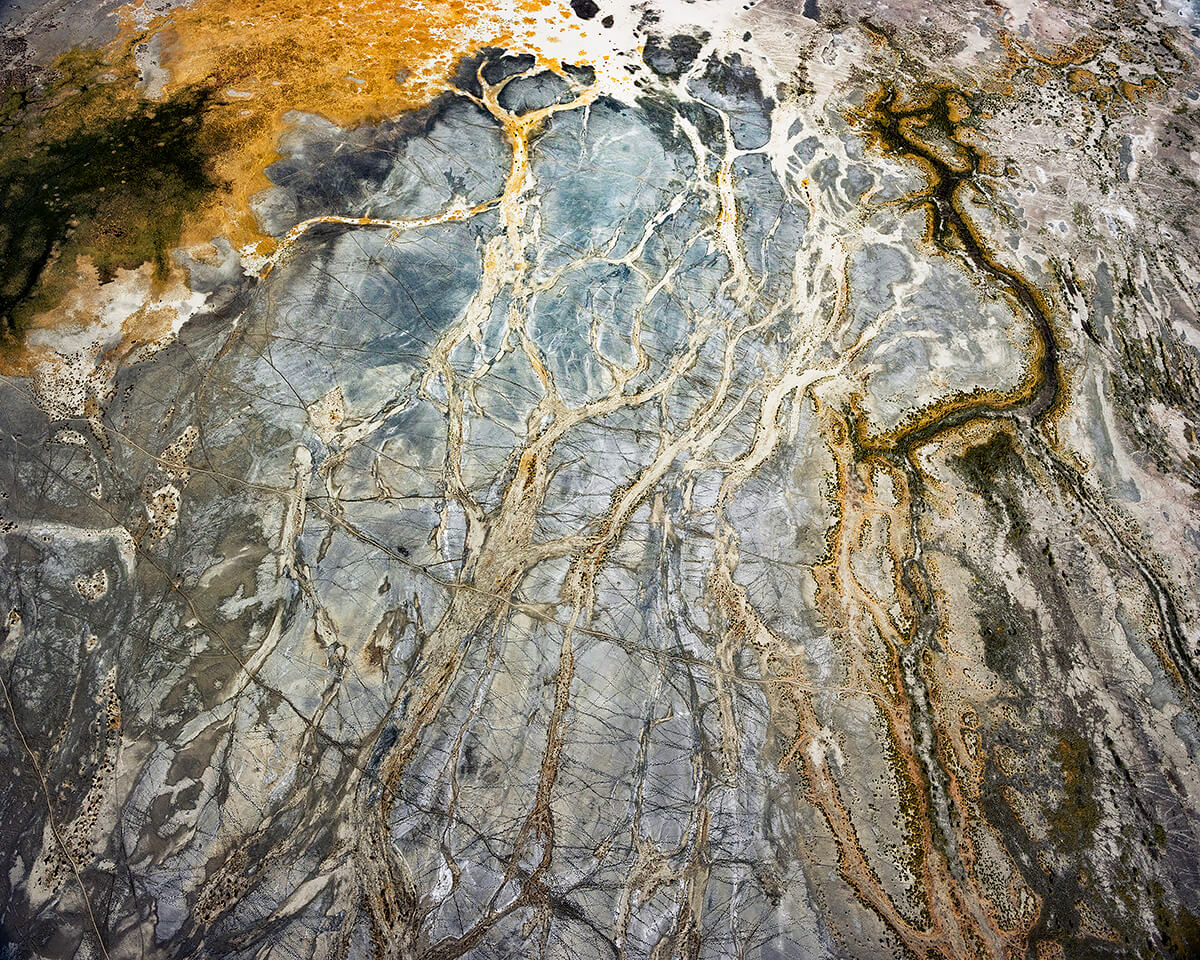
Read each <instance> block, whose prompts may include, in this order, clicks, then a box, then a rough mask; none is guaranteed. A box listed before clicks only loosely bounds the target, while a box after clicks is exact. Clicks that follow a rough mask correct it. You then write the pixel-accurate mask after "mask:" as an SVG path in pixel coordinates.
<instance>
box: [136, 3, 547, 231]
mask: <svg viewBox="0 0 1200 960" xmlns="http://www.w3.org/2000/svg"><path fill="white" fill-rule="evenodd" d="M560 6H561V4H560V3H558V2H550V0H508V2H507V3H494V2H487V0H426V2H422V3H396V2H395V0H256V2H247V0H197V2H196V3H194V4H192V5H191V6H189V7H186V8H182V9H178V10H174V11H172V12H171V13H169V14H167V15H165V16H161V17H155V18H153V19H151V20H149V22H148V23H147V24H146V26H145V28H144V30H138V28H137V27H136V26H135V25H134V21H135V20H136V19H137V18H138V17H139V16H140V15H141V11H140V10H139V9H138V8H137V7H131V8H128V10H127V17H128V29H129V30H130V31H136V32H138V33H140V34H141V35H142V37H144V41H143V42H149V40H150V39H151V38H152V37H154V36H155V35H157V36H158V37H159V38H160V40H159V45H160V50H159V56H160V65H161V66H162V67H163V68H165V70H166V71H167V74H168V76H169V79H168V81H167V84H166V87H165V92H166V93H167V94H168V95H169V94H170V93H171V92H172V91H173V90H176V89H179V88H182V87H187V86H191V85H200V86H204V87H207V88H212V89H214V90H215V91H216V97H215V100H216V102H215V103H214V105H213V109H212V111H211V112H210V114H209V116H208V117H207V118H206V121H205V122H206V124H207V125H209V126H210V127H213V128H215V132H216V133H218V134H219V138H220V139H221V140H222V142H223V145H224V149H223V150H222V151H221V152H220V154H219V155H218V156H217V157H216V158H215V162H214V165H215V169H214V175H215V177H216V179H218V180H220V181H223V182H224V183H225V184H226V185H227V189H226V190H225V191H222V192H220V193H218V194H217V196H216V197H215V198H214V202H213V203H212V204H211V205H210V206H209V207H208V208H207V209H206V210H204V211H202V212H201V213H200V214H199V215H198V216H196V217H194V218H193V219H192V221H191V222H190V223H189V225H188V227H187V229H186V230H185V234H184V238H183V243H184V245H185V246H191V245H197V244H204V243H207V242H208V241H210V240H211V239H213V238H214V237H217V236H225V237H228V238H229V240H230V241H231V243H232V244H233V245H234V246H235V247H237V248H242V247H245V246H246V245H252V246H253V245H257V247H258V252H259V253H263V254H266V253H269V252H270V251H271V249H272V248H273V246H274V243H273V241H272V240H270V239H264V238H263V237H262V236H261V234H260V233H259V231H258V226H257V222H256V221H255V218H254V216H253V214H252V213H251V210H250V205H249V201H250V198H251V197H252V196H253V195H254V194H255V193H258V192H259V191H260V190H262V189H264V188H266V187H267V186H268V181H267V178H266V177H265V175H264V172H263V171H264V170H265V169H266V168H267V166H269V165H270V164H271V163H272V162H273V161H274V160H275V159H276V157H277V153H276V145H277V143H278V140H279V136H280V133H281V132H282V130H283V128H284V126H285V125H286V120H285V116H286V114H287V113H288V112H289V111H292V110H296V111H302V112H309V113H317V114H320V115H322V116H323V117H325V118H327V119H328V120H330V121H332V122H333V123H336V124H338V125H339V126H343V127H349V126H354V125H356V124H360V123H365V122H372V121H378V120H380V119H383V118H385V117H390V116H395V115H397V114H400V113H403V112H405V111H409V110H414V109H417V108H420V107H423V106H426V105H428V104H429V103H430V102H432V101H433V100H434V99H435V98H436V97H437V96H439V95H440V94H442V93H444V92H446V90H447V89H448V88H449V86H450V80H451V78H452V76H453V74H454V70H455V66H456V64H457V63H458V62H459V61H460V60H461V59H462V58H463V57H465V56H469V55H470V54H472V53H474V52H476V51H477V50H479V49H480V48H481V47H485V46H503V47H509V48H511V49H513V50H516V51H521V52H532V53H541V51H539V50H538V49H537V42H536V40H535V38H534V30H533V27H532V26H530V25H531V24H532V25H534V26H536V24H538V23H539V22H543V21H545V20H548V19H551V18H552V17H553V16H554V15H555V14H560V13H561V10H560ZM564 19H565V18H564ZM569 22H570V21H569V20H568V21H566V22H565V23H564V24H563V26H562V27H559V28H558V29H560V30H562V29H570V27H569V26H568V24H569ZM541 59H542V60H543V62H549V64H550V65H556V64H555V63H554V61H553V60H552V58H548V57H546V56H545V55H544V54H543V55H542V56H541Z"/></svg>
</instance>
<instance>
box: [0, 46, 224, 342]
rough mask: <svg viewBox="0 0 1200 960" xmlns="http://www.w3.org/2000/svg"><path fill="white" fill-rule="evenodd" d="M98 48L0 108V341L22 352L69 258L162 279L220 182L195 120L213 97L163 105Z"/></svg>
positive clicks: (206, 134)
mask: <svg viewBox="0 0 1200 960" xmlns="http://www.w3.org/2000/svg"><path fill="white" fill-rule="evenodd" d="M136 79H137V78H136V75H134V74H133V73H132V72H131V71H125V72H124V73H121V72H119V71H117V72H114V70H113V68H112V66H111V62H110V61H106V60H105V59H104V58H103V57H102V56H101V55H100V54H99V53H98V52H95V51H73V52H71V53H69V54H65V55H64V56H63V57H61V58H60V59H59V60H58V61H57V62H56V64H55V71H54V74H53V79H52V80H51V81H50V82H49V83H48V84H47V85H46V86H45V87H44V88H42V89H40V90H34V89H25V90H20V91H11V92H10V93H9V95H8V96H7V98H6V99H5V101H4V103H3V104H2V105H0V344H2V345H3V347H4V348H5V349H12V348H14V347H17V346H19V345H20V343H21V341H22V339H23V334H24V329H25V327H26V326H27V324H28V321H29V320H30V318H31V317H32V316H33V315H34V314H35V313H37V312H39V311H42V310H46V309H49V308H51V307H53V306H54V305H55V304H56V303H57V301H58V300H59V299H60V298H61V296H62V294H63V292H64V291H65V288H66V284H67V282H68V280H69V279H70V276H71V274H72V273H73V271H74V268H75V263H76V258H78V257H81V256H82V257H87V258H89V259H90V261H91V263H92V265H93V266H94V267H95V269H96V271H97V272H98V274H99V276H100V279H101V281H105V280H108V279H111V278H112V276H113V275H114V274H115V272H116V271H117V270H119V269H123V268H128V269H132V268H135V267H138V266H141V265H142V264H144V263H147V262H150V263H153V264H154V267H155V274H156V277H157V278H158V279H159V280H162V279H165V277H166V274H167V271H168V269H169V260H168V251H169V250H170V249H171V248H172V246H174V245H176V244H177V243H178V241H179V238H180V234H181V232H182V230H183V225H184V221H185V219H186V218H187V217H188V215H189V214H191V213H192V212H193V211H195V210H197V209H198V208H199V207H200V206H201V205H202V204H203V203H204V202H205V201H206V200H207V199H208V198H209V197H210V195H211V194H212V193H213V192H214V190H216V189H217V187H218V186H219V184H218V183H217V181H216V180H215V179H214V177H213V176H212V174H211V165H210V159H211V158H212V157H213V156H214V155H215V153H216V152H217V151H218V150H219V149H220V147H221V144H220V142H219V140H218V138H217V137H215V136H214V134H213V131H212V128H211V125H206V124H205V123H204V119H205V115H206V114H207V113H208V111H209V110H210V109H211V107H212V96H213V91H212V90H211V89H208V88H204V87H191V88H185V89H182V90H179V91H177V92H175V93H174V94H172V95H171V96H170V97H168V98H166V99H163V100H161V101H154V100H148V99H146V98H144V97H142V96H140V95H138V93H137V91H136Z"/></svg>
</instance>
